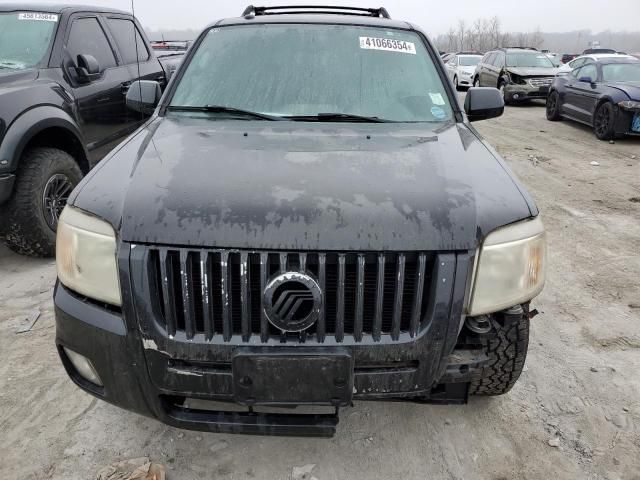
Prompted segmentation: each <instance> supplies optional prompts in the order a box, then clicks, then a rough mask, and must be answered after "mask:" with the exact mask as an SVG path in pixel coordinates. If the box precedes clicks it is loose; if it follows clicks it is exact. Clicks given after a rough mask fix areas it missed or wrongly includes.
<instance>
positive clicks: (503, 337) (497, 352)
mask: <svg viewBox="0 0 640 480" xmlns="http://www.w3.org/2000/svg"><path fill="white" fill-rule="evenodd" d="M491 322H492V324H493V328H494V330H495V331H496V335H495V336H491V337H487V338H485V339H483V343H484V351H485V353H486V354H487V355H488V357H489V362H488V364H487V365H486V366H485V367H484V368H483V369H482V373H481V375H480V377H479V378H478V379H477V380H475V381H473V382H472V383H471V385H470V387H469V393H470V394H472V395H502V394H504V393H507V392H508V391H509V390H511V387H513V385H514V384H515V383H516V381H517V380H518V378H519V377H520V374H521V373H522V367H524V361H525V358H526V357H527V348H528V346H529V318H528V316H527V315H522V316H521V317H520V320H518V321H514V322H513V323H510V324H508V325H502V324H501V323H500V322H499V321H498V320H497V319H496V318H493V317H492V318H491Z"/></svg>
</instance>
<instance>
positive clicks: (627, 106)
mask: <svg viewBox="0 0 640 480" xmlns="http://www.w3.org/2000/svg"><path fill="white" fill-rule="evenodd" d="M618 106H619V107H620V108H622V109H623V110H640V102H634V101H633V100H627V101H625V102H619V103H618Z"/></svg>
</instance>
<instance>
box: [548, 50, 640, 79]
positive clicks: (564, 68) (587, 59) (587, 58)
mask: <svg viewBox="0 0 640 480" xmlns="http://www.w3.org/2000/svg"><path fill="white" fill-rule="evenodd" d="M609 58H628V59H633V58H634V57H632V56H631V55H625V54H621V53H593V54H589V55H580V56H579V57H577V58H574V59H573V60H571V61H570V62H569V63H565V64H564V65H561V66H560V68H559V69H558V73H557V74H558V75H566V74H568V73H570V72H571V71H572V70H575V69H576V68H579V67H581V66H583V65H585V64H586V63H591V62H598V61H600V60H606V59H609Z"/></svg>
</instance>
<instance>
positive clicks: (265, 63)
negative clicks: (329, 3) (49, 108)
mask: <svg viewBox="0 0 640 480" xmlns="http://www.w3.org/2000/svg"><path fill="white" fill-rule="evenodd" d="M316 8H317V10H315V11H314V9H313V7H248V8H247V9H246V10H245V12H244V13H243V16H242V17H241V18H230V19H226V20H221V21H219V22H216V23H215V24H211V25H210V26H209V27H207V28H206V29H205V30H204V31H203V32H202V33H201V34H200V36H199V37H198V39H197V40H196V42H195V43H194V45H193V47H192V48H191V49H190V50H189V52H188V54H187V56H186V58H185V63H184V64H183V65H182V66H181V68H180V70H179V72H178V74H177V76H176V78H175V79H174V81H173V82H172V83H171V86H170V87H169V91H168V92H166V94H165V95H164V96H163V97H162V100H160V104H159V105H157V108H156V109H155V110H154V112H155V113H154V116H153V117H152V119H151V120H149V122H148V123H147V124H146V125H145V128H144V129H141V130H140V131H138V132H137V133H136V134H135V135H133V136H131V137H130V138H129V140H128V141H127V142H126V143H125V144H124V145H123V146H122V147H121V148H119V149H118V150H117V151H114V152H113V154H112V155H111V156H110V157H109V158H108V159H106V160H105V161H104V162H103V164H102V166H101V168H99V169H95V170H94V171H93V172H91V174H90V175H88V176H87V177H86V178H85V179H84V180H83V182H82V184H81V185H79V186H78V188H77V189H76V190H74V196H73V198H71V199H70V202H69V205H67V207H66V208H65V210H64V212H63V214H62V218H61V220H60V227H59V233H58V243H57V248H58V255H57V265H58V278H59V280H60V281H59V283H58V284H57V288H56V292H55V295H54V301H55V305H56V325H57V328H56V343H57V345H58V346H59V352H60V356H61V358H62V362H63V364H64V365H65V367H66V369H67V372H68V373H69V375H70V377H71V378H72V379H73V380H74V381H75V382H76V383H77V384H78V385H79V386H80V387H81V388H83V389H85V390H87V391H89V392H91V393H92V394H94V395H96V396H97V397H99V398H102V399H104V400H107V401H109V402H112V403H114V404H116V405H119V406H121V407H123V408H128V409H132V410H134V411H137V412H140V413H144V414H146V415H150V416H153V417H156V418H158V419H160V420H162V421H164V422H167V423H170V424H173V425H176V426H179V427H184V428H192V429H204V430H209V431H226V432H245V433H247V432H250V433H261V434H278V433H279V434H283V433H284V434H295V435H331V434H333V432H334V431H335V426H336V422H337V413H338V412H337V409H338V408H339V407H341V406H344V405H349V404H350V403H351V400H352V399H354V398H355V399H363V400H364V399H380V400H384V399H398V398H404V399H408V398H409V399H410V398H413V399H414V400H420V401H425V402H438V403H445V402H446V403H463V402H465V401H466V400H467V398H468V396H469V395H471V394H476V395H500V394H503V393H505V392H507V391H508V390H509V389H510V388H511V387H512V386H513V384H514V383H515V381H516V379H517V378H518V377H519V375H520V372H521V371H522V367H523V365H524V361H525V356H526V351H527V344H528V335H529V330H528V329H529V318H530V314H529V302H530V300H531V299H532V298H534V297H535V296H536V295H537V294H538V293H539V292H540V290H541V289H542V286H543V283H544V275H545V274H544V269H545V255H546V254H545V251H546V250H545V241H544V235H545V234H544V228H543V226H542V223H541V221H540V218H539V217H538V210H537V208H536V206H535V204H534V202H533V200H532V199H531V198H530V196H529V195H528V194H527V193H526V190H525V189H524V187H523V186H522V185H521V184H520V183H519V182H518V180H517V179H516V178H515V176H514V175H513V173H512V172H511V171H510V170H509V168H508V166H507V165H506V164H505V162H504V161H503V160H502V159H501V158H500V157H498V155H497V154H496V153H495V151H493V149H491V148H489V147H488V145H487V144H486V142H485V141H484V140H483V139H482V138H481V137H480V136H479V134H478V133H477V132H476V130H475V129H473V128H471V125H470V123H469V122H470V121H475V120H482V119H485V118H492V117H496V116H499V115H501V114H502V112H503V111H504V103H503V100H502V98H501V96H500V94H499V92H498V91H497V90H496V89H495V88H481V89H470V90H469V92H468V93H467V95H466V98H465V107H464V111H462V109H461V107H460V105H459V102H458V97H457V95H456V92H455V91H454V89H453V88H452V85H451V82H449V81H448V79H447V76H446V72H445V69H444V67H443V64H442V63H441V62H440V61H439V59H438V56H437V51H436V50H435V48H434V47H433V45H432V43H431V42H430V41H429V40H428V38H427V37H426V35H425V34H424V33H423V32H422V31H421V30H419V29H417V28H416V27H415V26H413V25H412V24H410V23H408V22H403V21H398V20H392V19H390V18H389V15H388V13H387V11H386V10H384V9H381V8H371V9H364V8H347V7H324V6H321V7H316ZM292 59H295V61H291V60H292ZM282 65H287V68H282ZM256 79H260V82H258V84H256ZM159 97H160V96H159V86H158V85H157V84H156V83H154V82H149V81H141V82H140V83H137V84H134V85H133V86H132V88H131V89H130V90H129V92H128V94H127V99H128V102H130V103H131V105H132V106H135V107H136V108H140V109H143V110H145V111H148V110H151V109H154V108H155V107H156V104H157V103H158V102H159ZM465 113H466V114H465ZM87 230H90V231H99V232H101V233H102V234H103V235H102V237H101V238H99V239H96V238H94V237H93V236H92V235H90V234H89V235H88V234H87V233H86V232H87ZM116 238H117V241H116ZM96 242H98V244H96ZM77 251H92V252H94V251H95V252H97V253H96V255H94V256H91V257H82V256H78V255H77V254H76V252H77ZM116 259H117V263H116ZM476 260H477V261H476ZM70 272H81V277H79V276H78V275H75V274H74V273H70ZM118 279H120V281H119V280H118ZM472 286H473V288H472ZM110 305H111V306H110ZM127 312H135V313H133V314H127ZM94 319H96V320H94ZM212 400H217V401H218V402H227V404H231V407H225V406H221V405H220V404H219V403H218V404H217V405H216V404H212ZM196 401H197V403H198V405H199V407H194V405H195V404H194V402H196ZM269 405H287V406H291V407H293V406H298V405H315V406H320V407H324V408H325V409H327V410H328V411H327V410H325V411H326V413H323V414H316V415H301V414H298V412H296V411H295V410H291V411H290V412H291V413H286V414H280V415H277V414H273V413H269V414H266V413H264V411H262V413H257V412H259V411H260V408H264V407H265V406H269ZM238 406H240V407H238ZM234 407H235V408H236V409H238V408H239V409H240V410H241V411H239V412H238V411H236V412H229V410H228V409H229V408H231V410H233V408H234Z"/></svg>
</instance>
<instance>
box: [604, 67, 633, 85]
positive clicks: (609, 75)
mask: <svg viewBox="0 0 640 480" xmlns="http://www.w3.org/2000/svg"><path fill="white" fill-rule="evenodd" d="M602 79H603V80H604V81H605V82H640V62H638V63H610V64H608V65H603V66H602Z"/></svg>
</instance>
